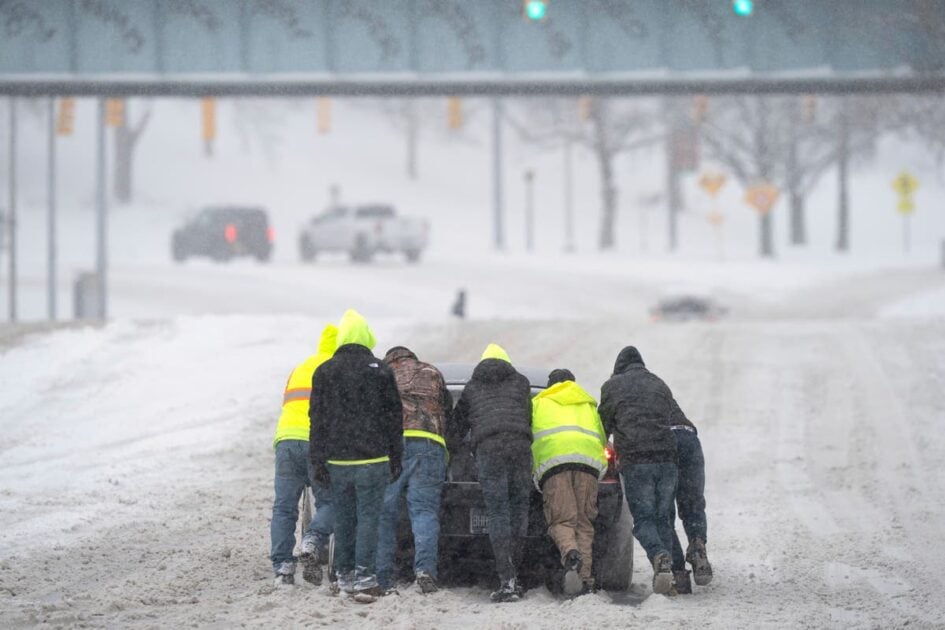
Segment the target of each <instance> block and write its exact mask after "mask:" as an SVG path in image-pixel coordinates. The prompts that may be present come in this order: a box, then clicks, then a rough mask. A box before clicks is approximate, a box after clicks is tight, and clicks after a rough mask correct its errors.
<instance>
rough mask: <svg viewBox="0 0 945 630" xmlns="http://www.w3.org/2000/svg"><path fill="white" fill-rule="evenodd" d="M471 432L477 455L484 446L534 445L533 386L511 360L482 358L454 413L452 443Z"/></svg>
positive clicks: (471, 440) (473, 447) (451, 425)
mask: <svg viewBox="0 0 945 630" xmlns="http://www.w3.org/2000/svg"><path fill="white" fill-rule="evenodd" d="M469 431H471V435H470V445H471V447H472V449H473V451H474V452H475V451H476V450H477V449H478V448H479V447H480V446H482V445H483V444H484V443H488V445H492V444H503V445H504V446H505V447H506V448H513V447H517V446H521V445H523V446H524V447H525V448H528V446H529V445H530V444H531V441H532V396H531V386H530V384H529V382H528V379H527V378H525V377H524V376H522V375H521V374H519V373H518V372H517V371H516V369H515V368H514V367H512V365H511V364H510V363H509V362H508V361H503V360H502V359H483V360H482V361H480V362H479V365H477V366H476V369H474V370H473V373H472V377H471V378H470V379H469V382H468V383H466V387H465V388H463V393H462V395H461V396H460V397H459V402H458V403H457V404H456V409H455V410H454V411H453V418H452V421H451V423H450V436H451V441H453V442H456V441H460V440H462V439H463V437H464V436H465V435H466V433H467V432H469ZM451 450H454V449H451Z"/></svg>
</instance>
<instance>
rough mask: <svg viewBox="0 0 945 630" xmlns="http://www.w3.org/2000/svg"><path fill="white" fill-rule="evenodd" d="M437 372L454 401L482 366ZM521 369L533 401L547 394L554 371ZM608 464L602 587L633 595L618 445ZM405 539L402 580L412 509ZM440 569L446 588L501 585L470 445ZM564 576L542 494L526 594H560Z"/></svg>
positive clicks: (597, 546)
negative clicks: (543, 589)
mask: <svg viewBox="0 0 945 630" xmlns="http://www.w3.org/2000/svg"><path fill="white" fill-rule="evenodd" d="M437 367H438V368H439V369H440V370H441V371H442V372H443V376H444V378H445V380H446V385H447V387H448V388H449V390H450V393H451V394H452V396H453V401H454V402H455V401H458V400H459V397H460V394H462V392H463V388H464V387H465V385H466V383H467V381H468V380H469V378H470V377H471V376H472V372H473V369H474V368H475V367H476V366H475V365H473V364H442V365H438V366H437ZM516 369H517V370H518V371H519V372H520V373H521V374H523V375H524V376H525V377H526V378H528V380H529V383H530V384H531V390H532V396H534V395H535V394H538V393H539V392H540V391H542V390H543V389H544V388H545V383H546V382H547V378H548V371H547V370H544V371H542V370H535V369H527V368H525V369H523V368H516ZM607 458H608V468H607V473H606V475H605V476H604V478H603V479H602V480H601V481H600V482H599V487H598V497H597V507H598V511H599V514H598V516H597V520H596V521H595V522H594V551H593V569H594V581H595V584H596V585H597V587H598V588H602V589H604V590H608V591H625V590H627V588H628V587H629V586H630V577H631V575H632V573H633V534H632V530H633V520H632V517H631V516H630V513H629V511H628V510H627V507H626V505H625V504H624V500H623V490H622V488H621V485H620V478H619V476H618V474H617V470H616V465H615V462H614V454H613V449H612V448H611V447H610V446H608V448H607ZM397 538H398V543H399V544H398V554H397V571H398V577H399V578H401V579H410V578H411V574H412V568H411V567H412V562H411V558H412V556H413V542H412V539H411V533H410V521H409V519H408V518H407V514H406V510H405V509H402V511H401V518H400V522H399V525H398V528H397ZM438 570H439V579H440V581H441V582H442V583H443V584H453V585H459V584H473V583H479V582H482V583H484V584H485V583H487V582H488V581H490V580H494V579H495V561H494V560H493V555H492V546H491V544H490V543H489V536H488V530H487V524H486V512H485V507H484V504H483V500H482V490H481V488H480V486H479V480H478V476H477V472H476V464H475V460H474V457H473V453H472V451H471V450H470V448H469V444H468V442H467V441H464V442H463V444H462V447H461V448H459V449H458V450H457V451H455V452H451V453H450V459H449V466H448V469H447V480H446V483H445V484H444V486H443V498H442V503H441V507H440V540H439V558H438ZM562 575H563V573H562V568H561V562H560V559H559V555H558V550H557V549H556V547H555V545H554V542H553V541H552V540H551V538H550V537H549V536H548V534H547V526H546V524H545V517H544V511H543V508H542V496H541V493H540V492H538V490H537V489H534V491H533V492H532V496H531V503H530V506H529V514H528V534H527V537H526V545H525V555H524V559H523V562H522V565H521V568H520V572H519V578H520V579H521V580H522V582H523V584H524V586H525V587H526V588H533V587H535V586H537V585H540V584H544V585H545V586H547V587H548V589H549V590H551V591H552V592H560V590H561V577H562Z"/></svg>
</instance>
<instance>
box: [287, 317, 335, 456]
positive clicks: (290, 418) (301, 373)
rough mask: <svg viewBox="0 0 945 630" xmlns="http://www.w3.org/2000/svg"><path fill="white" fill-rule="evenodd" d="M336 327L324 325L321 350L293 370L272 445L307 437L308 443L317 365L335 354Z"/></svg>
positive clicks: (319, 345)
mask: <svg viewBox="0 0 945 630" xmlns="http://www.w3.org/2000/svg"><path fill="white" fill-rule="evenodd" d="M337 332H338V331H337V329H336V328H335V326H333V325H332V324H329V325H328V326H325V329H324V330H323V331H322V335H321V339H320V340H319V343H318V352H317V353H315V354H313V355H312V356H310V357H309V358H307V359H305V361H303V362H302V363H300V364H299V365H297V366H296V368H295V369H294V370H292V374H290V375H289V380H288V382H287V383H286V384H285V392H283V394H282V414H281V415H280V416H279V424H278V425H277V426H276V436H275V437H274V438H273V440H272V447H273V448H275V447H276V444H278V443H279V442H281V441H282V440H304V441H306V442H308V438H309V427H310V422H309V419H308V407H309V400H311V397H312V377H313V376H314V375H315V370H316V369H318V366H319V365H321V364H322V363H324V362H325V361H327V360H328V359H330V358H331V357H332V355H333V354H334V353H335V337H336V335H337Z"/></svg>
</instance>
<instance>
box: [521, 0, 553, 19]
mask: <svg viewBox="0 0 945 630" xmlns="http://www.w3.org/2000/svg"><path fill="white" fill-rule="evenodd" d="M548 1H549V0H522V15H523V16H525V18H526V19H528V20H530V21H532V22H541V21H542V20H544V19H545V18H546V17H547V16H548Z"/></svg>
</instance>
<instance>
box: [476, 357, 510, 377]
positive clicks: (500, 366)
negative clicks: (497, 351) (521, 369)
mask: <svg viewBox="0 0 945 630" xmlns="http://www.w3.org/2000/svg"><path fill="white" fill-rule="evenodd" d="M513 374H517V372H516V371H515V368H514V367H512V364H511V363H509V362H508V361H506V360H505V359H496V358H488V359H483V360H482V361H480V362H479V363H478V365H476V368H475V369H474V370H473V373H472V377H471V379H470V380H477V381H492V382H496V381H502V380H505V379H507V378H508V377H510V376H512V375H513Z"/></svg>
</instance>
